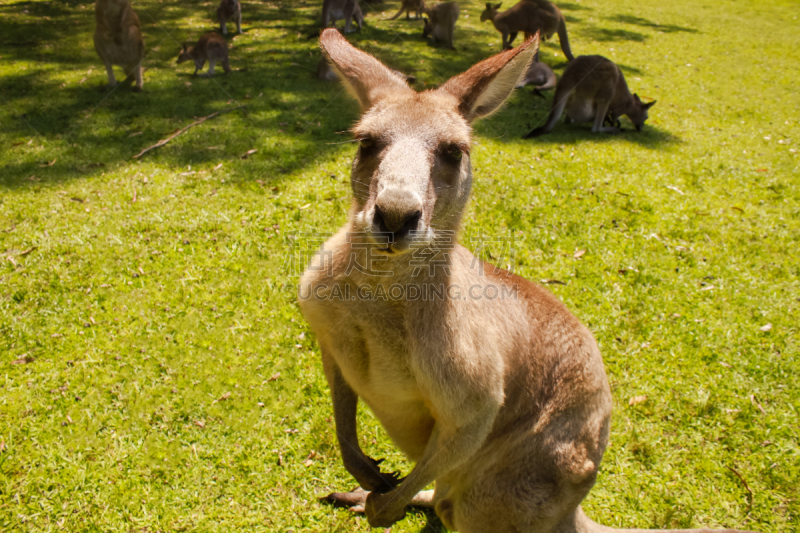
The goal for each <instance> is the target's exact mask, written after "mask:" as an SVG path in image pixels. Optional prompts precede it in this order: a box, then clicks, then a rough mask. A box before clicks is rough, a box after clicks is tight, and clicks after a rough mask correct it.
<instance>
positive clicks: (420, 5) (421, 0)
mask: <svg viewBox="0 0 800 533" xmlns="http://www.w3.org/2000/svg"><path fill="white" fill-rule="evenodd" d="M423 9H425V0H403V1H402V3H401V4H400V11H398V12H397V13H395V14H394V16H393V17H392V18H391V19H389V20H394V19H396V18H397V17H399V16H400V15H402V14H403V11H405V12H406V20H409V19H410V18H411V12H412V11H414V13H415V15H414V18H416V19H418V18H419V15H420V13H422V10H423Z"/></svg>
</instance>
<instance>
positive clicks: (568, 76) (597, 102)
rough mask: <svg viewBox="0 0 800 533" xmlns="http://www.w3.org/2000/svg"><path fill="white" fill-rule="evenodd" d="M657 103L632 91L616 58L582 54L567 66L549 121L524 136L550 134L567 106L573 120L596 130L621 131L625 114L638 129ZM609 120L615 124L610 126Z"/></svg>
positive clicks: (568, 115)
mask: <svg viewBox="0 0 800 533" xmlns="http://www.w3.org/2000/svg"><path fill="white" fill-rule="evenodd" d="M655 103H656V102H655V100H654V101H652V102H649V103H646V104H645V103H644V102H642V101H641V100H640V99H639V96H638V95H636V94H631V93H630V91H629V90H628V84H627V83H625V76H623V75H622V71H621V70H620V69H619V67H618V66H617V65H615V64H614V62H613V61H611V60H609V59H606V58H605V57H603V56H578V57H577V58H575V60H574V61H570V63H569V64H568V65H567V68H566V69H564V74H563V75H562V76H561V81H559V82H558V85H557V86H556V93H555V96H553V106H552V107H551V108H550V114H549V115H548V117H547V123H546V124H545V125H544V126H540V127H538V128H535V129H533V130H531V131H530V132H529V133H527V134H526V135H525V136H524V137H523V139H530V138H531V137H537V136H539V135H544V134H545V133H549V132H550V130H552V129H553V126H555V124H556V122H557V121H558V119H559V117H561V113H563V112H564V109H566V110H567V120H568V121H569V122H591V123H592V131H593V132H607V133H615V132H618V131H619V127H618V125H619V120H618V118H619V117H620V116H622V115H627V116H628V118H629V119H631V122H633V125H634V126H635V127H636V129H637V131H638V130H641V129H642V127H643V126H644V123H645V121H646V120H647V114H648V110H649V109H650V108H651V107H653V105H655ZM606 121H608V122H610V123H611V125H610V126H606V125H605V122H606ZM615 124H616V125H615Z"/></svg>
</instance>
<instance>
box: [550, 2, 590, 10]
mask: <svg viewBox="0 0 800 533" xmlns="http://www.w3.org/2000/svg"><path fill="white" fill-rule="evenodd" d="M558 8H559V9H560V10H561V11H564V10H567V11H591V10H593V9H594V8H592V7H588V6H582V5H581V4H572V3H567V2H559V3H558Z"/></svg>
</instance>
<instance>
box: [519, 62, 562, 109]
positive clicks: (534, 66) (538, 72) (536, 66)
mask: <svg viewBox="0 0 800 533" xmlns="http://www.w3.org/2000/svg"><path fill="white" fill-rule="evenodd" d="M556 82H557V79H556V73H555V72H553V69H551V68H550V66H549V65H547V64H546V63H542V62H541V61H539V52H538V51H537V52H536V55H535V56H533V61H531V64H530V66H529V67H528V71H527V72H526V73H525V75H524V76H523V77H522V79H521V80H519V83H517V87H516V88H517V89H521V88H522V87H525V86H526V85H533V94H535V95H536V96H540V97H542V98H544V95H543V94H542V93H541V92H539V91H549V90H550V89H553V88H554V87H555V86H556Z"/></svg>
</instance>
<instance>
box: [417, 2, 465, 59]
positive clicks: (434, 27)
mask: <svg viewBox="0 0 800 533" xmlns="http://www.w3.org/2000/svg"><path fill="white" fill-rule="evenodd" d="M460 11H461V10H460V9H459V7H458V4H457V3H456V2H443V3H441V4H436V5H435V6H433V7H426V8H425V9H423V10H422V12H423V13H424V14H425V15H428V18H426V19H424V20H425V27H424V28H423V29H422V36H423V37H428V36H430V37H431V38H432V41H433V42H434V43H435V42H436V41H439V42H441V43H444V44H445V45H447V47H448V48H450V49H451V50H455V47H454V46H453V32H454V31H455V29H456V21H457V20H458V15H459V12H460Z"/></svg>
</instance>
